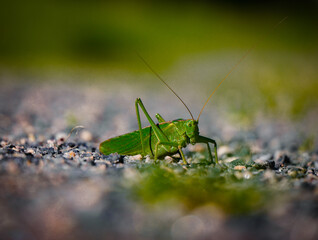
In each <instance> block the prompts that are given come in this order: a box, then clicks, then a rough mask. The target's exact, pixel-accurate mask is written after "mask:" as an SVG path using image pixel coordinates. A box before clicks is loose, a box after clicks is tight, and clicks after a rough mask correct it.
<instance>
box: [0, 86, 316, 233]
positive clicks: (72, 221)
mask: <svg viewBox="0 0 318 240" xmlns="http://www.w3.org/2000/svg"><path fill="white" fill-rule="evenodd" d="M113 89H114V88H107V87H104V88H100V89H98V88H95V87H92V86H81V87H74V86H72V85H69V84H65V85H63V84H61V85H58V84H56V85H54V87H53V85H52V84H51V85H50V84H29V85H28V84H23V85H22V86H21V85H15V84H6V85H4V86H2V87H1V89H0V118H1V120H0V134H1V135H0V212H1V214H0V236H1V239H88V238H90V239H118V238H121V239H211V238H215V239H255V238H257V239H300V238H301V239H317V235H318V228H317V226H318V176H317V171H318V151H317V150H318V149H317V148H316V149H315V146H314V143H313V140H311V138H310V137H308V136H310V134H309V135H306V134H303V135H300V133H299V132H300V129H301V128H304V127H302V126H303V125H304V123H303V122H300V123H290V122H287V121H278V120H275V121H272V120H263V121H259V122H258V123H257V124H255V126H254V127H251V128H248V129H243V130H242V128H240V127H237V126H232V125H231V124H230V123H228V122H227V121H226V120H224V119H225V118H221V117H220V115H218V116H215V115H211V116H209V115H208V114H207V116H206V117H205V120H204V119H202V122H201V123H202V129H203V131H204V132H205V133H206V134H205V135H207V136H215V139H216V140H217V141H218V142H219V143H220V144H219V145H220V146H219V155H220V159H221V165H220V166H214V165H210V164H208V165H202V166H203V167H200V166H201V165H200V164H201V163H200V159H204V156H205V155H204V151H203V150H204V149H202V147H201V146H200V145H198V146H197V145H196V146H195V147H189V148H188V149H187V151H186V154H187V158H188V161H189V162H190V165H189V166H182V165H180V161H179V160H178V159H176V160H174V159H172V158H166V159H164V160H162V161H160V162H159V163H158V162H157V163H156V162H154V161H153V160H151V159H149V158H146V159H144V160H140V159H139V158H138V157H124V156H119V155H116V154H114V155H110V156H104V155H101V154H100V153H99V151H98V145H99V143H100V142H101V141H102V140H105V139H107V138H108V137H111V136H115V135H118V134H121V133H125V132H129V131H131V130H134V129H137V121H136V119H135V109H134V98H135V97H137V96H138V95H137V94H140V93H135V92H134V91H133V90H127V89H125V88H122V89H121V90H120V92H118V91H117V92H113ZM105 92H106V93H105ZM151 94H152V93H146V94H145V93H143V96H144V97H145V98H146V99H152V100H153V101H151V102H150V101H144V102H145V103H146V107H147V108H149V109H156V110H157V111H158V112H160V113H162V112H164V113H166V114H167V115H169V114H172V115H173V114H176V115H177V114H180V113H179V112H174V110H172V109H178V108H180V107H179V105H178V104H179V103H173V104H170V102H169V99H167V100H162V101H161V104H162V105H161V106H162V107H160V105H159V107H158V106H157V107H155V105H156V103H158V99H156V97H155V96H152V95H151ZM135 95H137V96H135ZM123 96H125V97H123ZM139 96H140V95H139ZM167 104H170V105H171V109H166V108H165V107H164V106H167ZM174 104H175V105H176V107H174V106H175V105H174ZM177 106H178V107H177ZM179 111H181V113H183V112H182V111H183V110H179ZM172 112H173V113H172ZM152 115H153V113H152ZM131 119H133V121H132V120H131ZM209 122H213V123H214V124H213V125H211V124H210V125H209V124H208V123H209ZM201 123H200V124H201ZM76 125H84V126H85V129H82V130H80V131H75V132H76V133H75V132H74V133H73V134H71V136H68V135H69V133H70V130H71V129H72V128H73V127H74V126H76ZM309 132H310V131H309ZM308 145H309V147H308ZM306 147H307V148H306ZM310 147H311V148H310ZM244 151H247V153H245V152H244ZM247 156H248V157H247ZM247 158H248V161H247V162H243V163H242V162H240V161H241V160H240V159H247ZM178 161H179V162H178ZM202 161H204V160H202ZM153 166H156V167H157V168H154V167H153ZM148 168H150V170H145V169H148ZM152 169H153V170H152ZM158 169H160V171H165V172H164V173H170V172H173V173H174V174H175V175H176V176H180V177H182V179H185V181H186V178H187V177H189V178H191V177H193V176H197V175H196V174H197V173H198V171H199V170H198V169H201V170H202V169H203V170H202V171H215V169H216V170H218V171H219V172H218V178H217V180H218V181H219V180H220V179H221V178H220V177H222V179H223V180H222V181H221V182H220V184H224V183H225V184H229V186H228V187H229V189H230V191H229V192H231V191H232V190H233V191H235V190H236V189H237V190H238V193H241V192H242V191H241V189H243V188H244V187H246V186H249V184H253V185H251V186H252V187H254V188H255V186H256V190H258V188H261V189H262V191H263V190H264V194H265V195H266V198H264V202H262V203H261V204H260V205H255V206H254V205H253V203H256V202H257V199H255V200H251V199H250V198H248V199H247V198H246V207H245V208H243V209H246V210H244V211H243V210H240V209H241V207H242V206H243V205H244V204H243V203H244V201H245V195H242V196H243V199H242V201H241V202H234V203H231V204H230V205H229V206H231V209H230V210H229V209H227V207H226V206H225V205H223V206H222V201H224V202H227V203H228V201H229V199H224V198H222V196H223V195H222V194H219V195H215V199H219V200H215V199H214V198H213V195H209V194H210V193H206V192H205V195H204V196H205V199H204V200H202V199H199V200H195V201H192V200H191V199H192V198H194V197H195V196H193V195H195V194H192V195H191V193H192V192H191V191H192V190H191V191H190V190H189V193H190V195H189V197H184V196H186V192H187V190H185V191H184V196H183V195H182V194H181V195H178V197H175V196H174V195H171V196H170V197H169V196H168V197H167V196H165V197H164V198H162V199H163V200H162V199H161V197H162V196H163V195H162V194H161V193H162V191H164V190H158V191H157V190H156V191H157V192H156V191H155V190H154V191H153V192H151V191H150V193H153V195H150V197H148V198H149V199H151V200H147V197H145V194H148V192H149V191H147V192H146V193H145V192H144V193H143V194H141V193H140V192H142V191H143V190H142V189H143V188H142V187H143V186H144V185H143V184H144V183H148V182H149V181H152V177H153V175H152V173H154V172H155V171H157V170H158ZM201 170H200V171H201ZM147 171H148V172H147ZM164 176H165V175H163V177H162V178H159V180H158V181H163V182H164V181H165V180H164ZM209 176H210V175H209ZM233 179H234V180H233ZM204 181H205V180H204ZM230 183H231V184H230ZM152 184H153V183H152ZM160 184H161V183H158V185H160ZM169 184H170V183H168V185H169ZM180 184H181V183H180ZM140 186H141V187H140ZM151 186H155V185H151ZM160 186H161V185H160ZM165 186H167V185H165ZM169 186H170V185H169ZM180 186H184V185H180ZM222 186H223V185H222ZM138 187H139V188H138ZM199 187H200V186H198V188H199ZM136 188H137V189H139V190H138V191H135V189H136ZM153 188H154V187H151V188H150V189H151V190H152V189H153ZM189 188H190V186H189ZM144 189H148V188H144ZM185 189H187V188H185ZM191 189H195V188H194V187H193V186H191ZM173 191H174V190H173ZM173 191H172V192H173ZM244 193H245V192H244ZM265 195H264V196H265ZM211 196H212V197H211ZM230 196H231V195H230ZM246 196H250V195H246ZM253 196H254V195H252V198H253ZM153 199H156V201H154V200H153ZM157 199H158V200H157ZM180 199H183V200H180ZM184 199H186V200H184ZM187 199H190V200H189V201H188V205H187V204H186V203H185V202H187ZM191 201H192V202H191ZM198 202H199V203H198ZM236 210H237V211H236Z"/></svg>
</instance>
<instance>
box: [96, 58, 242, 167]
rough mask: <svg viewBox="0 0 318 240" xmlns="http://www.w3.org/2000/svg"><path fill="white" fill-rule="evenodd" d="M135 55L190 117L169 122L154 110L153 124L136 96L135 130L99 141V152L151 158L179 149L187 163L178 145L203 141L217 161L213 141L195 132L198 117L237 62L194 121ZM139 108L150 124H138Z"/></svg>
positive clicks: (215, 146)
mask: <svg viewBox="0 0 318 240" xmlns="http://www.w3.org/2000/svg"><path fill="white" fill-rule="evenodd" d="M246 55H247V54H245V55H244V56H243V57H242V58H241V59H240V61H239V62H241V61H242V60H243V58H245V56H246ZM139 57H140V59H141V60H142V61H143V62H144V63H145V64H146V65H147V67H148V68H149V69H150V70H151V71H152V72H153V73H154V74H155V75H156V76H157V77H158V78H159V79H160V81H162V82H163V83H164V84H165V85H166V86H167V87H168V88H169V89H170V90H171V91H172V92H173V94H174V95H175V96H176V97H177V98H178V99H179V100H180V101H181V102H182V104H183V105H184V106H185V107H186V109H187V110H188V112H189V113H190V116H191V119H177V120H173V121H166V120H164V119H163V117H162V116H161V115H160V114H159V113H157V114H156V118H157V120H158V122H159V123H158V124H156V123H155V122H154V121H153V120H152V118H151V117H150V115H149V114H148V112H147V110H146V108H145V106H144V104H143V102H142V101H141V99H140V98H137V99H136V101H135V107H136V115H137V121H138V126H139V130H136V131H134V132H131V133H126V134H124V135H120V136H117V137H114V138H111V139H108V140H106V141H104V142H102V143H101V144H100V146H99V150H100V152H101V153H103V154H105V155H109V154H111V153H118V154H121V155H130V156H132V155H137V154H141V155H142V156H146V155H149V156H151V157H154V159H155V160H157V159H158V158H161V157H165V156H170V155H174V154H176V153H178V152H179V153H180V155H181V157H182V160H183V163H184V164H187V161H186V159H185V156H184V153H183V151H182V148H184V147H186V146H187V145H188V144H190V143H191V144H193V145H194V144H196V143H205V144H206V145H207V148H208V153H209V157H210V160H211V162H212V161H213V157H212V153H211V148H210V145H209V143H212V144H213V145H214V158H215V163H218V155H217V143H216V141H215V140H213V139H211V138H207V137H204V136H201V135H200V134H199V127H198V124H199V118H200V116H201V114H202V112H203V109H204V108H205V106H206V104H207V103H208V101H209V100H210V98H211V97H212V95H213V94H214V93H215V92H216V90H217V89H218V87H219V86H220V85H221V84H222V82H223V81H224V80H225V79H226V78H227V77H228V76H229V75H230V73H231V72H232V71H233V70H234V69H235V68H236V66H237V65H238V64H239V62H238V63H237V64H236V65H235V66H234V67H233V68H232V69H231V71H230V72H229V73H228V74H227V75H226V77H225V78H224V79H223V80H222V81H221V82H220V83H219V85H218V86H217V87H216V89H215V90H214V91H213V92H212V94H211V95H210V96H209V98H208V99H207V101H206V102H205V104H204V106H203V108H202V109H201V112H200V114H199V116H198V119H197V120H195V119H194V117H193V115H192V113H191V111H190V110H189V108H188V107H187V105H186V104H185V103H184V101H183V100H182V99H181V98H180V97H179V96H178V94H177V93H176V92H175V91H174V90H173V89H172V88H171V87H170V86H169V85H168V84H167V83H166V82H165V81H164V80H163V79H162V78H161V77H160V75H159V74H158V73H157V72H155V71H154V69H153V68H152V67H151V66H150V65H149V64H148V63H147V62H146V61H145V60H144V59H143V58H142V57H141V56H140V55H139ZM139 108H141V110H142V111H143V113H144V114H145V116H146V118H147V120H148V121H149V123H150V126H148V127H145V128H142V127H141V121H140V113H139Z"/></svg>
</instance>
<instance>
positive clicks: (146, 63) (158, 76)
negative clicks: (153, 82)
mask: <svg viewBox="0 0 318 240" xmlns="http://www.w3.org/2000/svg"><path fill="white" fill-rule="evenodd" d="M137 55H138V57H139V58H140V59H141V61H143V62H144V64H145V65H146V66H147V67H148V68H149V69H150V71H152V72H153V74H155V75H156V76H157V78H159V80H160V81H161V82H163V83H164V84H165V85H166V86H167V87H168V88H169V89H170V91H171V92H173V94H174V95H175V96H176V97H177V98H179V100H180V101H181V102H182V104H183V105H184V106H185V107H186V109H187V110H188V112H189V113H190V115H191V118H192V119H193V120H194V117H193V115H192V113H191V111H190V109H189V108H188V106H187V105H186V104H185V102H184V101H183V100H182V99H181V98H180V97H179V95H178V94H177V93H176V92H175V91H173V89H172V88H171V87H170V86H169V85H168V83H166V82H165V81H164V80H163V79H162V77H161V76H160V75H159V74H158V73H157V72H156V71H155V70H154V69H153V68H152V67H151V66H150V65H149V64H148V62H147V61H146V60H145V59H144V58H143V57H142V56H140V54H139V53H138V52H137Z"/></svg>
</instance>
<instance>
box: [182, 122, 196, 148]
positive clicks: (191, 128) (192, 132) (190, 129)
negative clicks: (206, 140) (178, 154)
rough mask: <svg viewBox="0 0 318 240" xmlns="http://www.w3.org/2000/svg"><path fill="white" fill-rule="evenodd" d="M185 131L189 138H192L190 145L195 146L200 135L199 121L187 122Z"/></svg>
mask: <svg viewBox="0 0 318 240" xmlns="http://www.w3.org/2000/svg"><path fill="white" fill-rule="evenodd" d="M185 130H186V134H187V136H188V137H189V138H190V143H192V144H195V143H196V142H197V141H196V138H197V136H198V135H199V127H198V121H196V120H193V119H188V120H186V122H185Z"/></svg>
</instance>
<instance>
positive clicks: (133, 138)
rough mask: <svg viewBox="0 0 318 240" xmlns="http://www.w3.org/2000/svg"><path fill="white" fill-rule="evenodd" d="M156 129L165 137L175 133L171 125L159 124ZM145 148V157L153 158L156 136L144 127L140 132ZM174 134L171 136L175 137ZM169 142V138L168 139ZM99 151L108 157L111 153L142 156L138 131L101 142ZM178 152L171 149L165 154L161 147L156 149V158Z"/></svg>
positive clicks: (151, 130) (175, 149)
mask: <svg viewBox="0 0 318 240" xmlns="http://www.w3.org/2000/svg"><path fill="white" fill-rule="evenodd" d="M158 127H159V128H160V129H161V130H162V131H163V132H164V134H165V135H166V136H171V133H172V132H174V131H175V127H174V125H173V124H171V123H161V124H159V125H158ZM141 133H142V136H143V142H144V148H145V155H150V156H154V154H155V146H156V143H157V142H158V139H157V137H156V135H155V134H154V131H153V129H152V127H151V126H149V127H145V128H143V129H142V130H141ZM175 134H176V133H174V134H173V135H175ZM168 138H169V140H171V139H170V137H168ZM99 151H100V152H101V153H102V154H105V155H109V154H111V153H118V154H120V155H137V154H142V147H141V141H140V133H139V130H137V131H134V132H131V133H127V134H124V135H120V136H118V137H114V138H110V139H108V140H106V141H104V142H102V143H101V144H100V146H99ZM177 152H178V149H177V148H175V147H173V148H171V149H170V151H169V152H167V151H166V150H165V149H164V148H163V147H162V146H161V145H160V147H159V148H158V157H161V156H166V155H172V154H175V153H177Z"/></svg>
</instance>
